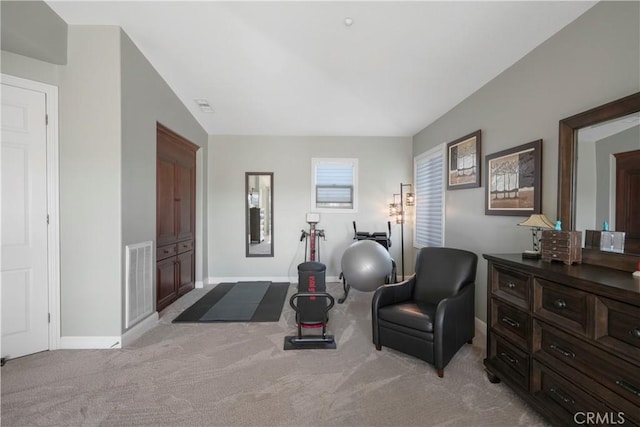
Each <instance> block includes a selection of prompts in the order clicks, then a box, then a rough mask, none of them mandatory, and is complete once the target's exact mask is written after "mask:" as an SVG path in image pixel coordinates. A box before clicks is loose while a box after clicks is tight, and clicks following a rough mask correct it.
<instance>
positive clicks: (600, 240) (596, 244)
mask: <svg viewBox="0 0 640 427" xmlns="http://www.w3.org/2000/svg"><path fill="white" fill-rule="evenodd" d="M585 233H586V234H585V239H584V247H585V248H589V249H597V250H601V251H606V252H617V253H620V254H621V253H624V235H625V232H624V231H608V230H607V231H605V230H603V231H600V230H585Z"/></svg>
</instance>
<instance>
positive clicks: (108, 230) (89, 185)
mask: <svg viewBox="0 0 640 427" xmlns="http://www.w3.org/2000/svg"><path fill="white" fill-rule="evenodd" d="M60 86H61V88H60V95H59V97H60V264H61V269H60V273H61V277H60V283H61V321H62V324H61V332H62V336H119V335H120V332H121V316H120V314H121V301H122V298H123V294H122V291H121V280H122V279H121V270H122V263H121V252H122V249H121V247H122V245H121V243H122V237H121V236H122V233H121V230H122V214H121V212H122V208H121V175H122V170H121V163H122V162H121V157H122V152H121V142H120V141H121V131H120V130H121V120H120V118H121V107H120V106H121V101H122V100H121V97H120V29H119V28H118V27H112V26H71V27H69V60H68V63H67V65H66V67H64V71H63V72H62V73H61V78H60Z"/></svg>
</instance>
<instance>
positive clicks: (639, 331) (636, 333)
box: [629, 328, 640, 338]
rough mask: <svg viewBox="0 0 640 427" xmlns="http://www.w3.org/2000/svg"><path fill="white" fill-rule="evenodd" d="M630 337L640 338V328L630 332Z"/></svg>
mask: <svg viewBox="0 0 640 427" xmlns="http://www.w3.org/2000/svg"><path fill="white" fill-rule="evenodd" d="M629 335H631V336H632V337H634V338H640V328H635V329H632V330H630V331H629Z"/></svg>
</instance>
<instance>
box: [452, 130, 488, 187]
mask: <svg viewBox="0 0 640 427" xmlns="http://www.w3.org/2000/svg"><path fill="white" fill-rule="evenodd" d="M481 159H482V131H481V130H477V131H475V132H473V133H470V134H469V135H465V136H463V137H462V138H458V139H456V140H455V141H451V142H450V143H448V144H447V190H461V189H464V188H477V187H480V179H481V175H482V173H481V172H482V170H481V169H482V168H481V164H482V161H481Z"/></svg>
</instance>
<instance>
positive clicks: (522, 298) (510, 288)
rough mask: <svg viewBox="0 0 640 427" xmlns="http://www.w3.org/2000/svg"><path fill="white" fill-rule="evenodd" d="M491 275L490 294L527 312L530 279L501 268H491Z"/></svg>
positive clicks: (525, 275) (527, 276)
mask: <svg viewBox="0 0 640 427" xmlns="http://www.w3.org/2000/svg"><path fill="white" fill-rule="evenodd" d="M491 275H492V280H491V292H492V293H493V294H494V295H495V296H496V297H498V298H502V299H504V300H507V301H509V302H510V303H512V304H515V305H517V306H518V307H520V308H522V309H524V310H529V294H530V287H531V278H530V276H529V275H528V274H524V273H521V272H519V271H516V270H511V269H509V268H504V267H501V266H493V267H492V271H491Z"/></svg>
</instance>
